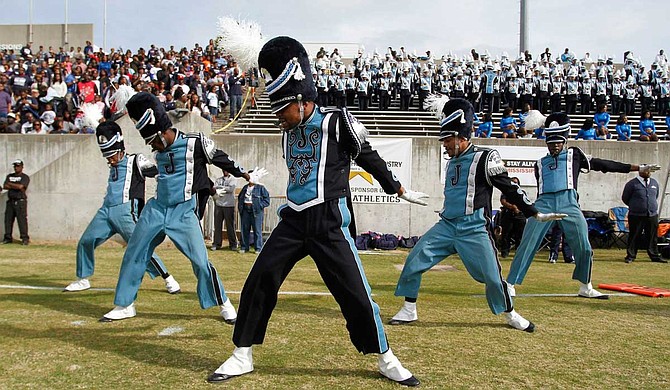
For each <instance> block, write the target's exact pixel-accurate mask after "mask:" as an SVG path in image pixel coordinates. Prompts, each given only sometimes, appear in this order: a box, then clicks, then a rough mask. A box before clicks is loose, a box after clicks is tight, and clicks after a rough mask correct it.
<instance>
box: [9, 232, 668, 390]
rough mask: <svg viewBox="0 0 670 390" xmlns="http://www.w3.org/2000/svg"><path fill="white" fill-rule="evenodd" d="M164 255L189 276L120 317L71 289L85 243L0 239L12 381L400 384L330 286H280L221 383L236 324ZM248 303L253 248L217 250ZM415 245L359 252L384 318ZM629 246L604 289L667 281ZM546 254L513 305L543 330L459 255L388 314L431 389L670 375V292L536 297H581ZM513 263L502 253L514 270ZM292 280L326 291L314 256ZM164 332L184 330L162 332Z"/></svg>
mask: <svg viewBox="0 0 670 390" xmlns="http://www.w3.org/2000/svg"><path fill="white" fill-rule="evenodd" d="M159 254H160V255H161V257H162V258H163V259H164V260H165V263H166V264H167V266H168V267H169V269H170V272H171V273H172V274H173V275H174V276H175V277H176V278H177V280H178V281H179V282H180V284H181V286H182V293H181V294H178V295H175V296H172V295H169V294H168V293H167V292H166V291H165V289H164V285H163V282H162V280H160V279H159V280H153V281H152V280H149V279H148V278H147V279H145V281H144V284H143V286H142V289H141V290H140V292H139V295H138V299H137V301H136V306H137V312H138V314H137V317H135V318H133V319H129V320H125V321H120V322H115V323H99V322H98V318H99V317H101V316H102V315H103V314H105V313H106V312H107V311H109V310H110V309H112V308H113V303H112V301H113V291H108V290H88V291H84V292H79V293H62V292H61V291H60V288H62V287H64V286H66V285H67V284H68V283H69V282H71V281H72V280H74V278H75V277H74V268H75V245H74V244H69V245H61V244H58V245H56V244H41V243H37V242H36V243H33V244H32V245H31V246H28V247H23V246H19V245H3V246H0V285H3V286H6V285H11V286H19V285H29V286H44V287H55V288H57V289H43V290H29V289H17V288H4V287H3V288H0V301H1V302H0V308H1V310H0V351H2V352H1V353H2V358H1V359H0V388H1V389H81V388H94V389H102V388H105V389H109V388H111V389H121V388H123V389H196V388H203V389H208V388H230V389H398V388H400V386H398V385H396V384H394V383H392V382H390V381H388V380H385V379H383V378H381V377H380V375H379V374H378V373H377V371H376V369H377V364H376V362H377V359H376V356H363V355H360V354H358V353H357V352H356V350H355V349H354V347H353V346H352V345H351V343H350V341H349V337H348V334H347V332H346V328H345V326H344V319H343V317H342V315H341V314H340V311H339V308H338V306H337V304H336V302H335V300H334V299H333V298H332V297H330V296H310V295H282V296H280V298H279V302H278V305H277V308H276V310H275V311H274V314H273V317H272V319H271V321H270V325H269V329H268V335H267V337H266V340H265V343H264V344H263V345H262V346H257V347H255V349H254V363H255V371H254V372H253V373H252V374H250V375H246V376H243V377H240V378H235V379H234V380H231V381H230V382H228V383H224V384H217V385H210V384H208V383H206V381H205V378H206V377H207V375H208V374H209V373H210V372H211V371H212V370H214V369H215V368H217V367H218V366H219V364H221V363H222V362H223V361H224V360H225V359H226V358H228V356H229V355H230V353H231V351H232V349H233V345H232V342H231V335H232V329H233V328H232V326H230V325H226V324H225V323H224V322H223V321H222V320H221V319H220V317H219V313H218V310H216V309H213V308H212V309H209V310H201V309H200V307H199V305H198V300H197V297H196V295H195V292H194V290H195V277H194V276H193V273H192V271H191V267H190V263H189V262H188V260H186V259H185V258H184V257H183V256H182V255H181V254H180V253H179V252H178V251H177V250H175V249H174V248H171V247H166V246H163V247H161V248H160V250H159ZM210 254H211V260H212V262H213V263H214V264H215V266H216V267H217V269H218V270H219V272H220V274H221V276H222V278H223V282H224V284H225V286H226V289H227V290H230V291H234V292H235V293H231V294H230V297H231V299H232V301H233V303H234V304H235V306H237V303H238V301H239V293H237V292H238V291H239V290H240V289H241V288H242V285H243V283H244V279H245V278H246V276H247V273H248V271H249V268H250V267H251V265H252V262H253V261H254V257H255V256H254V255H253V254H237V253H232V252H229V251H217V252H210ZM122 255H123V248H122V247H121V246H119V245H117V244H113V243H112V244H106V245H104V246H103V247H101V248H100V249H99V250H98V252H97V264H96V273H95V275H94V276H93V277H92V278H91V283H92V286H93V287H94V288H114V286H115V284H116V279H117V276H118V269H119V265H120V260H121V257H122ZM405 255H406V252H402V251H395V252H394V253H383V254H366V255H362V259H363V263H364V267H365V270H366V273H367V276H368V279H369V282H370V285H371V286H372V290H373V293H374V294H375V296H374V298H375V300H376V301H377V303H379V305H380V307H381V310H382V317H383V319H384V321H387V320H388V319H389V318H390V317H391V316H393V314H395V312H396V311H397V310H398V309H399V307H400V305H401V303H402V300H401V299H400V298H397V297H394V296H393V291H394V288H395V283H396V281H397V278H398V275H399V274H400V270H399V268H398V267H399V266H400V265H401V264H402V262H403V260H404V257H405ZM623 257H624V252H623V251H621V250H597V251H596V255H595V266H594V273H593V275H594V285H597V284H598V283H618V282H630V283H638V284H644V285H648V286H654V287H664V288H670V265H668V264H658V263H651V262H649V260H648V259H646V258H645V256H644V254H643V253H641V254H640V256H639V257H638V260H637V261H636V262H634V263H633V264H625V263H624V262H623ZM546 258H547V252H541V253H540V254H539V255H538V258H537V259H536V262H535V263H534V264H533V266H532V267H531V269H530V272H529V273H528V276H527V278H526V283H524V284H523V285H522V286H518V287H517V294H519V295H520V296H519V297H517V299H516V301H515V303H516V305H515V306H516V309H517V310H518V311H519V313H521V314H522V315H523V316H525V317H526V318H528V319H530V320H531V321H533V322H534V323H535V324H536V326H537V328H536V332H535V333H533V334H529V333H525V332H521V331H518V330H514V329H512V328H509V327H508V326H507V325H506V324H505V322H504V319H503V317H502V316H498V317H496V316H493V315H492V314H491V313H490V311H489V309H488V306H487V304H486V300H485V298H484V297H483V292H484V288H483V285H480V284H478V283H476V282H475V281H473V280H472V279H471V278H470V276H469V275H468V274H467V272H466V271H465V269H464V267H463V265H462V264H461V262H460V260H459V259H458V258H457V257H452V258H449V259H447V260H446V261H444V262H443V263H442V264H444V265H451V266H453V267H454V268H455V269H453V270H449V269H445V270H435V271H431V272H428V273H427V274H426V275H425V277H424V281H423V285H422V290H421V295H420V297H419V303H418V308H419V321H418V322H416V323H415V324H413V325H409V326H393V327H392V326H386V332H387V334H388V337H389V342H390V344H391V346H392V348H393V350H394V352H395V354H396V355H397V356H398V357H399V358H400V360H401V361H402V362H403V364H404V365H405V366H406V367H407V368H409V369H410V370H411V371H412V372H413V373H414V374H415V375H416V376H417V377H418V378H419V379H420V380H421V381H422V384H421V387H422V388H425V389H451V388H474V389H482V388H496V389H497V388H549V389H557V388H561V389H564V388H595V389H619V388H621V389H623V388H645V389H660V388H669V387H670V353H669V352H668V351H669V350H670V337H668V336H669V335H670V298H647V297H641V296H614V297H612V298H611V299H610V300H609V301H600V300H587V299H581V298H577V297H576V296H569V297H524V296H523V294H543V293H547V294H549V293H557V294H561V293H565V294H576V293H577V289H578V283H577V282H575V281H572V280H571V273H572V269H573V266H572V265H568V264H564V263H558V264H549V263H548V262H546ZM509 266H510V259H506V260H503V269H504V271H505V273H506V272H507V270H508V269H509ZM282 291H306V292H307V291H308V292H326V291H327V290H326V288H325V286H324V284H323V282H322V281H321V279H320V277H319V275H318V273H317V271H316V268H315V267H314V265H313V263H312V262H311V261H310V260H309V259H305V260H304V261H302V262H300V263H299V264H298V266H297V267H296V268H295V269H294V271H293V272H292V273H291V275H289V278H288V279H287V282H286V283H285V284H284V286H283V287H282ZM166 328H171V329H172V330H173V331H175V330H176V331H175V332H174V333H172V334H171V335H161V333H162V332H164V331H165V329H166Z"/></svg>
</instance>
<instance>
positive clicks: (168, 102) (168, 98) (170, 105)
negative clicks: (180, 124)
mask: <svg viewBox="0 0 670 390" xmlns="http://www.w3.org/2000/svg"><path fill="white" fill-rule="evenodd" d="M163 105H164V106H165V111H171V110H174V109H175V108H177V106H176V104H175V100H174V97H173V96H172V93H171V92H170V91H166V92H165V101H164V102H163Z"/></svg>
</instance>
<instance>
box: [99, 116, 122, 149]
mask: <svg viewBox="0 0 670 390" xmlns="http://www.w3.org/2000/svg"><path fill="white" fill-rule="evenodd" d="M95 136H96V138H97V140H98V147H100V151H101V152H102V157H104V158H109V157H112V156H113V155H114V154H116V153H117V152H120V151H123V150H126V147H125V146H124V144H123V133H122V132H121V127H120V126H119V125H117V124H116V122H114V121H109V120H108V121H105V122H102V123H101V124H99V125H98V127H97V128H96V129H95Z"/></svg>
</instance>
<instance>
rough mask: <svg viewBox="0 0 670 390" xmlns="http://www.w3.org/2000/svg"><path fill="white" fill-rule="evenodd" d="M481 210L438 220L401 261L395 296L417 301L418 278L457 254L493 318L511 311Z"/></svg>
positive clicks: (419, 280)
mask: <svg viewBox="0 0 670 390" xmlns="http://www.w3.org/2000/svg"><path fill="white" fill-rule="evenodd" d="M487 224H488V221H487V220H486V218H485V217H484V210H483V209H478V210H475V213H474V214H472V215H465V216H462V217H458V218H453V219H448V220H447V219H444V218H441V219H440V221H439V222H437V223H436V224H435V226H433V227H432V228H431V229H430V230H428V232H426V234H424V235H423V236H422V237H421V239H420V240H419V242H418V243H417V244H416V246H415V247H414V249H412V252H411V253H410V254H409V256H408V257H407V260H406V261H405V266H404V267H403V270H402V273H401V274H400V279H399V280H398V285H397V287H396V290H395V295H396V296H403V297H408V298H417V297H418V294H419V287H420V285H421V277H422V275H423V273H424V272H426V271H428V270H429V269H431V268H433V266H435V265H436V264H438V263H440V262H441V261H442V260H444V259H445V258H446V257H448V256H449V255H453V254H456V253H458V255H459V256H460V257H461V260H462V261H463V264H464V265H465V268H466V269H467V270H468V272H469V273H470V276H472V277H473V278H474V279H475V280H476V281H478V282H480V283H485V284H486V300H487V301H488V304H489V308H490V309H491V311H492V312H493V314H500V313H502V312H504V311H510V310H511V309H512V298H511V297H510V296H509V295H508V293H507V286H506V285H505V284H504V280H503V277H502V273H501V272H502V270H501V267H500V262H498V257H497V254H496V249H495V246H494V244H493V241H492V240H491V238H490V236H489V233H488V231H487V229H486V227H487Z"/></svg>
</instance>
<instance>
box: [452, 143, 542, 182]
mask: <svg viewBox="0 0 670 390" xmlns="http://www.w3.org/2000/svg"><path fill="white" fill-rule="evenodd" d="M485 147H486V148H490V149H495V150H497V151H498V153H500V157H501V158H502V160H503V162H504V163H505V167H507V174H508V175H509V176H510V177H517V178H519V183H520V185H521V186H522V187H536V186H537V182H536V181H535V170H534V166H535V162H536V161H537V160H539V159H540V158H542V157H544V156H546V155H547V153H548V151H547V148H543V147H538V146H495V145H487V146H485ZM445 150H446V149H444V146H443V147H442V155H443V156H446V152H445ZM441 165H442V172H441V174H440V182H441V183H442V184H444V176H445V171H444V169H445V167H446V161H445V160H442V164H441Z"/></svg>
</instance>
